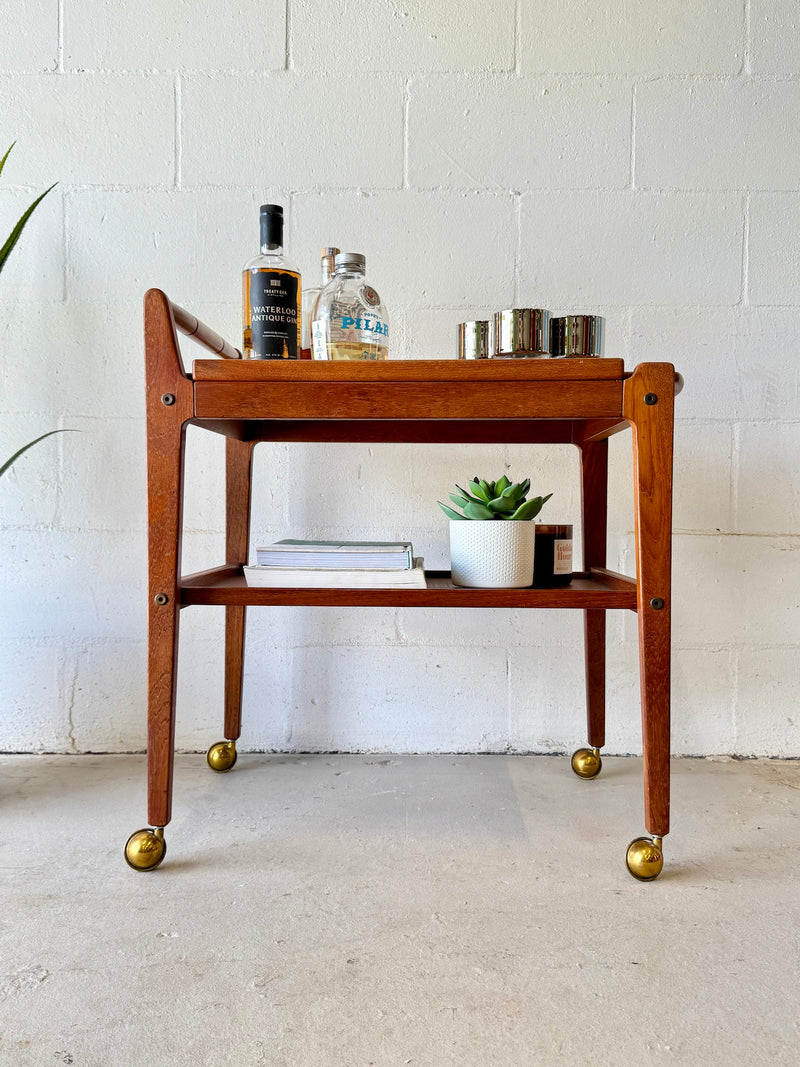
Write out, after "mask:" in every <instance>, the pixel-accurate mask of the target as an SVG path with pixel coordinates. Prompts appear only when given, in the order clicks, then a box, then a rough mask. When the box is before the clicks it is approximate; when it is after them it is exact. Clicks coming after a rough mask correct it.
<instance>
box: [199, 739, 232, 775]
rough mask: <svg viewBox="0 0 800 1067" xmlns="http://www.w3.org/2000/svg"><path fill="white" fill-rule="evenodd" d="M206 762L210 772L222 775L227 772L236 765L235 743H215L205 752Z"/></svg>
mask: <svg viewBox="0 0 800 1067" xmlns="http://www.w3.org/2000/svg"><path fill="white" fill-rule="evenodd" d="M206 762H207V763H208V765H209V767H210V768H211V770H212V771H216V772H217V774H224V773H225V771H229V770H230V769H231V767H232V766H233V765H234V763H236V742H235V741H217V743H216V744H215V745H212V746H211V748H210V749H209V750H208V752H206Z"/></svg>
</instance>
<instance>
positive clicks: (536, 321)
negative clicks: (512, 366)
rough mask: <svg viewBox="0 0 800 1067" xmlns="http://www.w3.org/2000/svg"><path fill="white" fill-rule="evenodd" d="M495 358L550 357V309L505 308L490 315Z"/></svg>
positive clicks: (491, 349)
mask: <svg viewBox="0 0 800 1067" xmlns="http://www.w3.org/2000/svg"><path fill="white" fill-rule="evenodd" d="M490 354H491V356H492V357H493V358H495V359H512V358H514V357H522V358H528V359H537V358H538V359H549V358H550V312H549V311H545V310H544V309H543V308H508V309H507V310H505V311H497V312H495V314H494V315H493V316H492V345H491V348H490Z"/></svg>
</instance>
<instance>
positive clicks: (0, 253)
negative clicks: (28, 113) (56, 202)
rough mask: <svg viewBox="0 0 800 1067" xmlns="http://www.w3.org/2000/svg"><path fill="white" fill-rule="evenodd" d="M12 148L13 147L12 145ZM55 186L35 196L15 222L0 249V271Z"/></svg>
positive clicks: (54, 183) (6, 157)
mask: <svg viewBox="0 0 800 1067" xmlns="http://www.w3.org/2000/svg"><path fill="white" fill-rule="evenodd" d="M12 147H13V145H12ZM10 151H11V149H10V148H9V150H8V152H10ZM8 152H6V154H5V155H4V156H3V163H5V161H6V159H8ZM57 185H58V182H53V184H52V185H51V186H50V189H45V191H44V192H43V193H42V195H41V196H37V197H36V199H35V200H34V202H33V203H32V204H31V206H30V207H29V208H28V209H27V211H24V212H23V213H22V215H21V216H20V218H19V221H18V222H17V224H16V226H15V227H14V229H13V230H12V231H11V233H10V234H9V236H8V240H7V241H6V243H5V244H4V245H3V247H2V248H0V271H2V269H3V267H4V266H5V264H6V260H7V259H8V257H9V256H10V255H11V250H12V249H13V247H14V245H15V244H16V243H17V241H18V240H19V239H20V235H21V234H22V231H23V230H24V229H25V224H26V223H27V221H28V219H29V218H30V217H31V215H32V214H33V213H34V211H35V210H36V208H37V207H38V206H39V204H40V203H41V202H42V200H44V198H45V197H46V196H47V194H48V193H49V192H50V190H51V189H55V187H56V186H57Z"/></svg>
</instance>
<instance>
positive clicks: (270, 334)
mask: <svg viewBox="0 0 800 1067" xmlns="http://www.w3.org/2000/svg"><path fill="white" fill-rule="evenodd" d="M260 228H261V255H260V256H256V258H255V259H252V260H250V262H249V263H248V264H247V266H246V267H245V268H244V270H243V271H242V318H243V327H244V330H243V332H244V345H243V350H242V354H243V355H244V358H245V359H299V358H300V330H301V315H300V311H301V292H300V272H299V271H298V269H297V267H295V266H294V264H292V263H290V262H289V261H288V260H287V259H286V257H285V256H284V254H283V208H282V207H280V205H278V204H262V206H261V212H260Z"/></svg>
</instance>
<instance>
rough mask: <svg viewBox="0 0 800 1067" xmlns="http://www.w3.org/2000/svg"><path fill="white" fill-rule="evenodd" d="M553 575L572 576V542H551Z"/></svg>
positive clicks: (556, 540)
mask: <svg viewBox="0 0 800 1067" xmlns="http://www.w3.org/2000/svg"><path fill="white" fill-rule="evenodd" d="M553 574H572V541H567V540H564V541H559V540H558V538H556V539H555V540H554V541H553Z"/></svg>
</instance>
